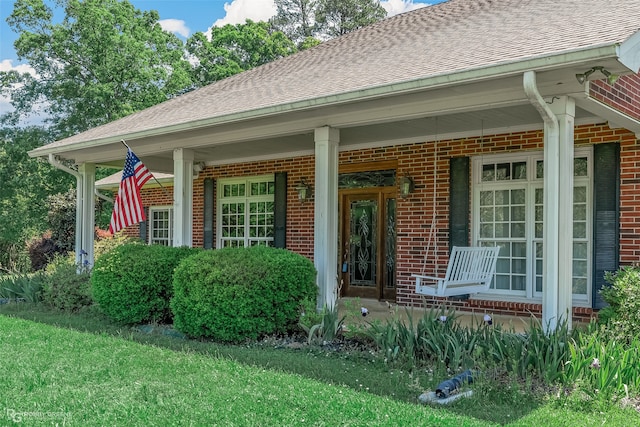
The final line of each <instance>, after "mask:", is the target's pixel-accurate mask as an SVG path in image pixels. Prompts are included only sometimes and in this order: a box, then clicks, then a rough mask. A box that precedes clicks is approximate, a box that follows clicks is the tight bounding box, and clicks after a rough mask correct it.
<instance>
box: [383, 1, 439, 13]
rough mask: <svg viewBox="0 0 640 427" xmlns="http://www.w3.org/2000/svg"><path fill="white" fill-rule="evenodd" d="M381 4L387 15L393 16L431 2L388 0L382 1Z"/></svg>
mask: <svg viewBox="0 0 640 427" xmlns="http://www.w3.org/2000/svg"><path fill="white" fill-rule="evenodd" d="M380 5H381V6H382V7H384V8H385V10H386V11H387V16H393V15H397V14H399V13H404V12H409V11H411V10H416V9H420V8H421V7H425V6H429V5H430V3H414V2H413V0H388V1H381V2H380Z"/></svg>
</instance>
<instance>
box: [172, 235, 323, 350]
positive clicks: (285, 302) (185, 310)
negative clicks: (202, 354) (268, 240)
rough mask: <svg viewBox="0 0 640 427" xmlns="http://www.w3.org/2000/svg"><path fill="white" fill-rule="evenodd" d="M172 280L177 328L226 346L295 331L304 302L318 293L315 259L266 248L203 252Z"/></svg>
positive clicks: (182, 264) (181, 264)
mask: <svg viewBox="0 0 640 427" xmlns="http://www.w3.org/2000/svg"><path fill="white" fill-rule="evenodd" d="M173 277H174V281H173V286H174V297H173V299H172V300H171V309H172V311H173V315H174V318H173V322H174V327H175V328H176V329H177V330H179V331H181V332H183V333H185V334H187V335H189V336H191V337H194V338H195V337H198V338H199V337H209V338H213V339H214V340H217V341H222V342H239V341H242V340H245V339H257V338H258V337H260V336H263V335H266V334H273V333H284V332H287V331H290V330H292V329H293V328H295V325H296V323H297V319H298V316H299V309H300V305H301V304H302V302H303V301H304V300H305V299H310V300H313V301H315V300H316V297H317V292H318V291H317V286H316V284H315V277H316V271H315V267H314V266H313V264H312V263H311V261H309V260H308V259H307V258H305V257H303V256H302V255H298V254H295V253H293V252H290V251H287V250H284V249H275V248H268V247H264V246H255V247H250V248H225V249H219V250H214V251H204V252H202V253H199V254H197V255H195V256H193V257H190V258H188V259H185V260H183V261H182V262H181V263H180V265H179V266H178V268H176V271H175V274H174V276H173Z"/></svg>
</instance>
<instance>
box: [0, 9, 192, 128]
mask: <svg viewBox="0 0 640 427" xmlns="http://www.w3.org/2000/svg"><path fill="white" fill-rule="evenodd" d="M48 4H50V2H47V3H45V1H44V0H16V1H15V3H14V7H13V12H12V14H11V15H10V16H9V18H8V19H7V22H8V24H9V25H10V27H11V28H12V29H13V30H14V31H16V32H18V33H19V34H20V36H19V38H18V39H17V40H16V42H15V44H14V46H15V48H16V52H17V54H18V57H19V58H20V59H26V60H27V61H28V63H29V65H31V67H33V68H34V69H35V71H36V73H37V78H36V77H33V76H30V75H28V74H23V75H19V74H18V73H15V72H13V73H4V76H0V82H2V86H1V87H0V89H1V90H2V91H3V92H5V93H9V94H10V95H11V99H12V104H13V106H14V108H16V111H15V112H14V114H13V118H15V117H16V116H18V115H24V114H28V113H29V112H30V111H32V108H33V106H37V105H39V106H42V107H43V108H44V110H45V112H46V113H47V114H48V122H49V123H51V124H52V125H53V126H54V131H55V134H56V137H64V136H67V135H70V134H74V133H77V132H81V131H84V130H87V129H89V128H92V127H95V126H98V125H101V124H104V123H106V122H109V121H112V120H115V119H118V118H120V117H123V116H125V115H128V114H130V113H133V112H135V111H138V110H141V109H143V108H146V107H150V106H152V105H155V104H157V103H159V102H161V101H164V100H166V99H167V98H170V97H172V96H175V95H176V94H178V93H180V92H181V91H183V90H184V88H185V87H189V86H190V85H191V81H190V64H189V63H188V61H187V60H186V59H185V57H184V50H183V48H184V46H183V43H182V41H181V40H180V39H179V38H177V37H176V36H175V35H173V34H171V33H169V32H165V31H163V30H162V28H161V27H160V24H159V23H158V19H159V15H158V13H157V12H156V11H144V12H143V11H140V10H138V9H135V8H134V7H133V6H132V5H131V3H129V2H128V1H126V0H124V1H120V0H55V2H54V5H55V6H56V7H61V8H64V13H65V17H64V19H63V21H62V22H61V23H54V21H53V15H54V13H53V10H52V9H51V8H50V7H49V6H48ZM9 83H14V84H12V85H9ZM15 83H21V84H22V85H21V86H16V85H15ZM10 118H11V117H9V116H7V119H10Z"/></svg>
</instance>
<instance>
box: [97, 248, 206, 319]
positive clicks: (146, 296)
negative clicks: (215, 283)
mask: <svg viewBox="0 0 640 427" xmlns="http://www.w3.org/2000/svg"><path fill="white" fill-rule="evenodd" d="M196 252H199V250H198V249H193V248H186V247H181V248H174V247H170V246H160V245H150V246H149V245H144V244H140V243H129V244H124V245H121V246H117V247H116V248H114V249H112V250H110V251H108V252H106V253H104V254H103V255H102V256H100V258H98V259H97V260H96V263H95V265H94V267H93V270H92V273H91V286H92V294H93V299H94V301H95V302H96V303H98V305H99V307H100V309H101V310H102V311H103V312H104V313H105V314H106V315H107V316H109V317H111V318H112V319H113V320H115V321H117V322H120V323H124V324H138V323H144V322H170V321H171V310H170V308H169V302H170V300H171V297H172V296H173V286H172V282H173V270H174V269H175V268H176V266H177V265H178V264H179V263H180V261H181V260H183V259H184V258H186V257H189V256H191V255H193V254H194V253H196Z"/></svg>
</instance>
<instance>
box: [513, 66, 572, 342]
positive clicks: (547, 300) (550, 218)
mask: <svg viewBox="0 0 640 427" xmlns="http://www.w3.org/2000/svg"><path fill="white" fill-rule="evenodd" d="M522 80H523V81H522V84H523V87H524V92H525V93H526V95H527V98H528V99H529V102H531V105H533V106H534V107H535V109H536V110H537V111H538V113H540V116H541V117H542V120H543V121H544V160H545V168H544V222H543V236H544V239H543V248H542V250H543V266H542V270H543V272H542V282H543V283H542V322H543V328H544V330H545V332H549V331H548V330H547V328H549V329H550V330H551V331H553V330H555V329H556V327H557V325H558V321H559V318H560V315H561V313H559V311H560V304H559V284H558V277H559V271H560V265H559V259H558V254H559V251H560V249H559V242H558V240H559V235H560V225H559V219H558V212H559V210H560V208H559V201H558V199H557V195H558V193H559V191H560V183H559V173H558V171H557V170H556V168H558V167H560V165H558V164H557V163H558V162H559V158H560V153H559V152H558V151H559V146H560V124H559V121H558V118H557V117H556V115H555V114H554V113H553V111H552V110H551V108H550V107H549V106H548V105H547V103H546V102H545V100H544V99H543V98H542V96H541V95H540V92H539V91H538V86H537V84H536V72H535V71H531V70H530V71H526V72H525V73H524V75H523V79H522ZM569 322H570V320H569Z"/></svg>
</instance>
